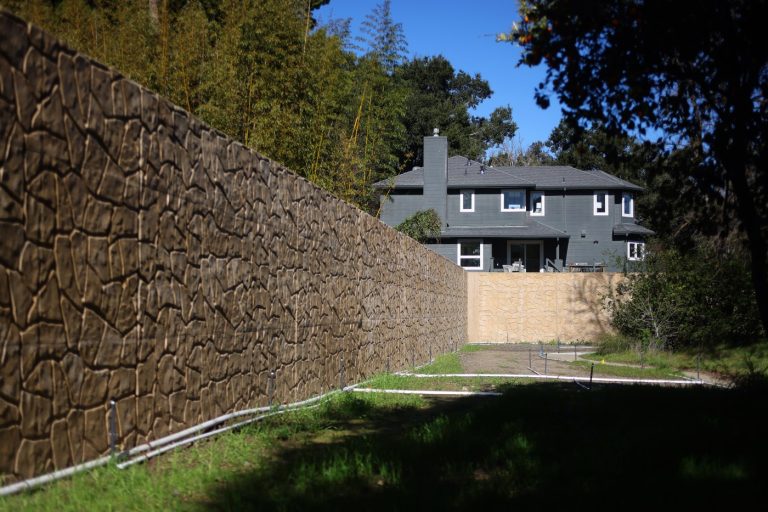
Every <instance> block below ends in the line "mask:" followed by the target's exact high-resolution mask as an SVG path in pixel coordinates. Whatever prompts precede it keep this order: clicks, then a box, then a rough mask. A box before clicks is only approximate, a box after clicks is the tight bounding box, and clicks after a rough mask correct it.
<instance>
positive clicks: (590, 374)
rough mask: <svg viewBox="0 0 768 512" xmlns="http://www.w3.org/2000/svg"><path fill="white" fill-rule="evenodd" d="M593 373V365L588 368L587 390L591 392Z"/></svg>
mask: <svg viewBox="0 0 768 512" xmlns="http://www.w3.org/2000/svg"><path fill="white" fill-rule="evenodd" d="M594 373H595V363H592V366H591V367H590V368H589V390H590V391H592V375H593V374H594Z"/></svg>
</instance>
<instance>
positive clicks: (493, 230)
mask: <svg viewBox="0 0 768 512" xmlns="http://www.w3.org/2000/svg"><path fill="white" fill-rule="evenodd" d="M440 236H441V237H442V238H476V237H501V238H521V239H522V238H569V235H568V234H567V233H564V232H563V231H560V230H558V229H555V228H551V227H549V226H547V225H546V224H542V223H541V222H536V221H535V220H530V219H526V220H525V222H524V223H520V224H519V225H513V226H475V227H473V226H450V227H448V228H445V229H443V231H442V233H441V234H440Z"/></svg>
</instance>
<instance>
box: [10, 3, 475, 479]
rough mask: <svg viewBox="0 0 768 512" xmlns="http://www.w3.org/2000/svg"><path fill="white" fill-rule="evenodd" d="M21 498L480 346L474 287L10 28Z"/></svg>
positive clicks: (15, 431) (14, 367)
mask: <svg viewBox="0 0 768 512" xmlns="http://www.w3.org/2000/svg"><path fill="white" fill-rule="evenodd" d="M0 77H1V80H0V144H2V145H1V146H0V147H1V149H2V152H1V153H0V237H1V238H2V244H1V245H0V344H1V345H0V362H1V363H2V366H1V367H0V368H1V371H0V378H1V379H2V380H1V381H0V473H1V474H2V475H3V478H4V480H5V481H6V482H9V481H13V480H16V479H19V478H24V477H30V476H33V475H37V474H41V473H45V472H48V471H51V470H54V469H61V468H64V467H67V466H71V465H73V464H77V463H80V462H83V461H86V460H89V459H93V458H95V457H97V456H100V455H102V454H105V453H107V452H108V412H107V411H108V405H107V404H108V402H109V400H115V401H116V402H117V413H118V414H117V416H118V436H119V439H118V444H119V447H120V448H123V449H125V448H129V447H131V446H135V445H136V444H140V443H142V442H145V441H147V440H151V439H154V438H158V437H160V436H164V435H166V434H168V433H171V432H174V431H179V430H181V429H182V428H185V427H189V426H191V425H194V424H197V423H200V422H201V421H204V420H207V419H210V418H213V417H215V416H218V415H221V414H223V413H225V412H228V411H234V410H239V409H243V408H247V407H253V406H259V405H265V404H266V403H267V386H268V374H269V372H270V371H275V372H276V376H277V377H276V390H275V400H276V401H279V402H284V403H285V402H291V401H296V400H300V399H305V398H308V397H310V396H314V395H317V394H320V393H323V392H325V391H328V390H330V389H333V388H337V387H338V386H339V384H340V381H341V378H342V371H341V370H342V368H341V366H342V358H343V361H344V363H343V364H344V371H343V378H344V379H345V381H346V382H347V383H351V382H355V381H360V380H362V379H364V378H366V377H368V376H370V375H373V374H375V373H377V372H381V371H383V370H385V369H386V368H387V365H389V366H390V367H391V369H392V370H395V369H397V368H404V367H406V366H409V365H411V364H413V363H417V364H418V363H420V362H425V361H426V360H427V358H428V357H429V354H430V353H431V354H433V355H437V354H439V353H441V352H445V351H448V350H452V349H455V348H456V346H457V345H458V344H461V343H463V342H465V340H466V327H467V326H466V280H465V274H464V272H463V271H462V270H461V269H460V268H458V267H457V266H455V265H453V264H451V263H450V262H448V261H447V260H445V259H444V258H441V257H440V256H438V255H436V254H434V253H432V252H431V251H429V250H427V249H425V248H423V247H422V246H420V245H419V244H417V243H416V242H414V241H412V240H411V239H409V238H407V237H404V236H401V235H400V234H398V233H396V232H395V231H394V230H392V229H391V228H389V227H387V226H385V225H384V224H382V223H380V222H379V221H378V220H376V219H374V218H372V217H370V216H368V215H367V214H364V213H362V212H361V211H359V210H357V209H355V208H354V207H351V206H349V205H347V204H345V203H343V202H341V201H339V200H337V199H335V198H334V197H332V196H331V195H329V194H328V193H326V192H324V191H322V190H320V189H318V188H317V187H315V186H314V185H312V184H310V183H309V182H307V181H306V180H304V179H302V178H299V177H297V176H296V175H294V174H292V173H291V172H289V171H288V170H287V169H285V168H283V167H281V166H280V165H278V164H276V163H274V162H272V161H270V160H267V159H266V158H263V157H261V156H259V155H258V154H256V153H255V152H253V151H251V150H249V149H246V148H245V147H243V146H242V145H240V144H238V143H235V142H232V141H231V140H229V139H227V138H226V137H224V136H223V135H221V134H220V133H218V132H216V131H214V130H212V129H210V128H208V127H206V126H205V125H203V124H201V123H200V122H199V121H197V120H196V119H194V118H192V117H191V116H190V115H189V114H187V113H186V112H184V111H181V110H179V109H178V108H176V107H174V106H173V105H171V104H170V103H169V102H167V101H165V100H164V99H162V98H159V97H157V96H156V95H155V94H153V93H151V92H150V91H148V90H146V89H144V88H142V87H140V86H139V85H137V84H135V83H133V82H131V81H130V80H127V79H125V78H123V77H122V76H120V75H119V74H118V73H116V72H115V71H112V70H110V69H108V68H105V67H104V66H102V65H100V64H98V63H96V62H93V61H91V60H89V59H87V58H86V57H84V56H82V55H79V54H77V53H75V52H73V51H71V50H69V49H68V48H66V47H63V46H61V45H59V44H58V43H57V42H56V41H55V40H54V39H52V38H51V37H50V36H48V35H46V34H45V33H43V32H41V31H40V30H39V29H37V28H35V27H34V26H29V25H27V24H26V23H24V22H22V21H20V20H18V19H16V18H14V17H12V16H10V15H7V14H0Z"/></svg>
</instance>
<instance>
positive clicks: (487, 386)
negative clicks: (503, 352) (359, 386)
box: [365, 374, 520, 391]
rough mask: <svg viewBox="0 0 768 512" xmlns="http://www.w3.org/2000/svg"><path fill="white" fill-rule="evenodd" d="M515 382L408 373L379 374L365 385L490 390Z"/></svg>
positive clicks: (384, 387) (445, 389) (379, 387)
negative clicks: (431, 376) (420, 375)
mask: <svg viewBox="0 0 768 512" xmlns="http://www.w3.org/2000/svg"><path fill="white" fill-rule="evenodd" d="M511 382H512V383H517V384H519V383H520V381H513V380H510V379H504V378H499V377H477V378H464V377H434V378H429V377H413V376H408V375H394V374H389V375H379V376H377V377H374V378H373V379H372V380H371V381H370V382H368V383H367V384H366V385H365V387H368V388H375V389H430V390H438V391H491V390H494V389H497V388H499V387H500V386H502V385H505V384H509V383H511Z"/></svg>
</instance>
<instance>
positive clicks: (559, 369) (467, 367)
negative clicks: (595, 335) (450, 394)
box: [460, 344, 611, 377]
mask: <svg viewBox="0 0 768 512" xmlns="http://www.w3.org/2000/svg"><path fill="white" fill-rule="evenodd" d="M544 351H545V352H546V367H545V358H544V357H542V356H541V351H540V348H539V346H538V345H524V344H516V345H512V344H510V345H506V344H504V345H502V344H499V345H487V346H484V347H483V349H482V350H478V351H474V352H464V353H462V354H461V355H460V361H461V365H462V367H463V368H464V371H465V372H466V373H514V374H526V375H535V373H536V372H538V373H540V374H544V373H546V374H547V375H561V376H566V377H585V376H586V377H588V376H589V370H585V369H584V368H580V367H576V366H572V365H570V364H569V362H571V361H573V360H574V353H573V348H572V347H569V346H567V345H562V346H561V348H560V352H557V351H556V349H555V347H545V348H544ZM586 352H587V351H586V350H584V349H582V348H581V347H580V348H579V353H586ZM529 365H530V368H533V370H535V372H534V371H531V370H530V369H529ZM594 376H595V377H598V376H606V377H607V376H611V374H607V373H606V374H603V373H602V372H601V371H600V368H599V366H595V373H594Z"/></svg>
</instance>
